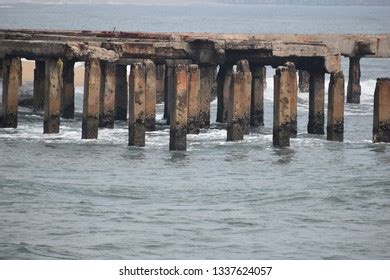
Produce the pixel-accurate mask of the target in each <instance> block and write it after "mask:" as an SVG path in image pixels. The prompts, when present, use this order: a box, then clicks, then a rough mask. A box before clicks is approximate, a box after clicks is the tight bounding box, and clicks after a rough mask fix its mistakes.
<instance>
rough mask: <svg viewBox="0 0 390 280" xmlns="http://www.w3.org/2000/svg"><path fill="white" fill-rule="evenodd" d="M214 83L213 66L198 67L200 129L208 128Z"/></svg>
mask: <svg viewBox="0 0 390 280" xmlns="http://www.w3.org/2000/svg"><path fill="white" fill-rule="evenodd" d="M213 81H214V66H200V115H201V117H200V127H201V128H209V127H210V103H211V91H212V85H213Z"/></svg>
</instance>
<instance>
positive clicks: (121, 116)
mask: <svg viewBox="0 0 390 280" xmlns="http://www.w3.org/2000/svg"><path fill="white" fill-rule="evenodd" d="M115 73H116V74H115V75H116V78H115V80H116V82H115V120H119V121H125V120H127V106H128V104H129V103H128V86H127V65H120V64H117V65H116V66H115Z"/></svg>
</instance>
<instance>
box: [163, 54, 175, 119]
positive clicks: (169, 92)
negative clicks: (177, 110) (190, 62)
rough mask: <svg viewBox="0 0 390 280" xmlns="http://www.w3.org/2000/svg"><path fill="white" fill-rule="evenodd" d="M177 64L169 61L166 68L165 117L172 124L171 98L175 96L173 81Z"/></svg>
mask: <svg viewBox="0 0 390 280" xmlns="http://www.w3.org/2000/svg"><path fill="white" fill-rule="evenodd" d="M174 71H175V64H173V63H171V62H168V61H167V64H166V69H165V84H164V89H165V91H164V118H165V119H166V120H167V124H168V125H169V124H170V121H171V117H170V112H171V110H172V102H171V99H172V97H173V87H174V86H173V82H174Z"/></svg>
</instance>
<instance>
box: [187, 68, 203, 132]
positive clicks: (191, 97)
mask: <svg viewBox="0 0 390 280" xmlns="http://www.w3.org/2000/svg"><path fill="white" fill-rule="evenodd" d="M200 117H201V116H200V70H199V67H198V65H195V64H191V65H189V66H188V122H187V126H188V133H190V134H199V132H200V125H199V122H200Z"/></svg>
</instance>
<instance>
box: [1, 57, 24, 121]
mask: <svg viewBox="0 0 390 280" xmlns="http://www.w3.org/2000/svg"><path fill="white" fill-rule="evenodd" d="M19 63H20V58H17V57H5V58H4V61H3V101H2V103H3V104H2V106H3V113H2V123H3V124H2V127H12V128H16V127H17V126H18V94H19V86H20V73H19V72H20V70H21V68H20V67H19V66H20V64H19Z"/></svg>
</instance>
